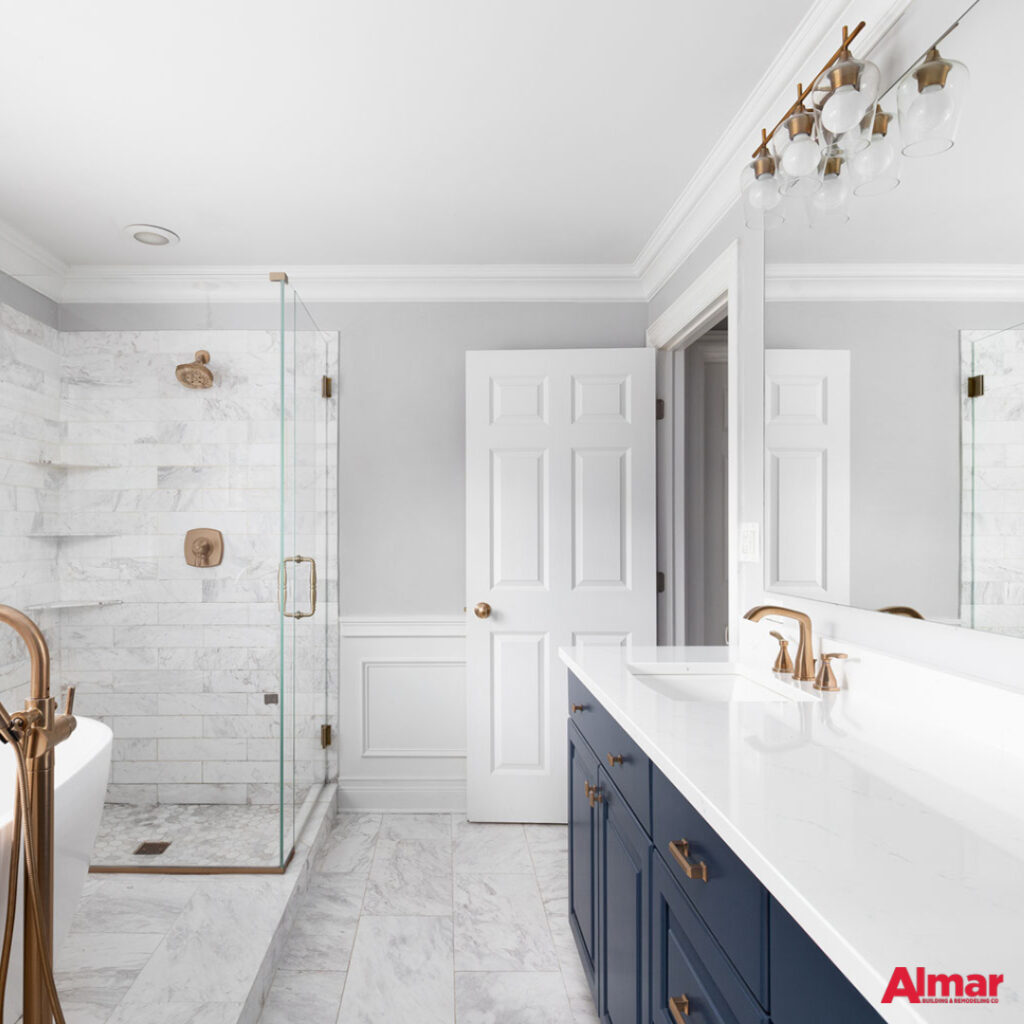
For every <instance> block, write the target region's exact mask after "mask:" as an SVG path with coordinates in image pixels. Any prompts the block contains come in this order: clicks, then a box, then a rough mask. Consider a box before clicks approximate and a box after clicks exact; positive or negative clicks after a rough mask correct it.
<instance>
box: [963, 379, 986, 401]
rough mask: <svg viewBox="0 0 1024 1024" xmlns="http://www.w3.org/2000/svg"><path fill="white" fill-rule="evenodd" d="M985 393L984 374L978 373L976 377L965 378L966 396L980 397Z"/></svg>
mask: <svg viewBox="0 0 1024 1024" xmlns="http://www.w3.org/2000/svg"><path fill="white" fill-rule="evenodd" d="M983 394H985V375H984V374H983V373H979V374H978V375H977V376H976V377H968V378H967V397H968V398H981V396H982V395H983Z"/></svg>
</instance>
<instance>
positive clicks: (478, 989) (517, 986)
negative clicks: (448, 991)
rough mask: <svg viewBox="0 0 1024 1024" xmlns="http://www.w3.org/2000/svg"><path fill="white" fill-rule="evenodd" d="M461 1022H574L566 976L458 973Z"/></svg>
mask: <svg viewBox="0 0 1024 1024" xmlns="http://www.w3.org/2000/svg"><path fill="white" fill-rule="evenodd" d="M455 1013H456V1016H457V1018H458V1022H459V1024H574V1022H573V1019H572V1011H571V1010H570V1009H569V1000H568V997H567V996H566V993H565V985H563V984H562V975H561V973H560V972H558V971H554V972H544V973H541V972H538V971H526V972H519V971H515V972H510V971H503V972H499V973H493V972H488V971H479V972H473V973H468V974H461V973H460V974H456V975H455Z"/></svg>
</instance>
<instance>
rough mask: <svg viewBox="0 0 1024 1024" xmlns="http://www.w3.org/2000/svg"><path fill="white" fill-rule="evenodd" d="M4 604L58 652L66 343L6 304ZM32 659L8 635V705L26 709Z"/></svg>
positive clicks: (4, 696)
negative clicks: (58, 532)
mask: <svg viewBox="0 0 1024 1024" xmlns="http://www.w3.org/2000/svg"><path fill="white" fill-rule="evenodd" d="M0 437H2V438H3V444H2V445H0V604H7V605H12V606H13V607H15V608H18V609H21V610H22V611H25V612H27V614H29V615H30V616H31V617H32V618H34V619H35V620H36V621H37V622H38V623H39V625H40V627H41V628H42V629H43V631H44V633H45V635H46V636H47V638H48V640H49V641H50V643H51V645H52V646H53V647H54V650H53V651H52V657H53V668H54V670H55V674H58V675H59V668H60V666H59V649H60V642H59V627H60V612H59V610H57V609H56V608H54V607H53V606H54V605H55V604H56V603H57V599H58V596H59V590H60V587H59V580H58V574H57V555H58V545H59V538H58V537H57V536H56V535H55V531H56V528H57V526H58V523H57V515H56V513H57V510H58V502H59V494H60V488H61V483H62V480H63V477H64V471H63V469H62V468H61V466H60V465H59V463H60V342H59V337H58V334H57V332H56V331H55V330H54V329H53V328H51V327H48V326H46V325H45V324H42V323H39V322H38V321H36V320H33V319H31V318H30V317H28V316H25V315H24V314H23V313H19V312H18V311H17V310H14V309H12V308H11V307H10V306H7V305H2V304H0ZM28 680H29V662H28V657H27V655H26V653H25V647H24V645H23V644H22V642H21V640H20V639H19V637H18V636H17V634H16V633H14V631H13V630H10V629H6V628H4V629H2V630H0V700H2V701H3V703H4V705H5V706H6V707H7V708H8V710H13V709H15V708H20V707H21V705H22V701H23V700H24V698H25V697H26V696H27V695H28Z"/></svg>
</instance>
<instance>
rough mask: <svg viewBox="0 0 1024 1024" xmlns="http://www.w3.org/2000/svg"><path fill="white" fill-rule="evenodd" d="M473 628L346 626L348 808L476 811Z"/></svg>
mask: <svg viewBox="0 0 1024 1024" xmlns="http://www.w3.org/2000/svg"><path fill="white" fill-rule="evenodd" d="M465 635H466V626H465V620H464V618H463V617H462V616H461V615H460V616H417V617H407V616H402V617H390V618H389V617H375V618H364V617H346V618H343V619H342V620H341V682H340V712H339V719H338V720H339V728H338V751H337V756H338V776H339V785H338V806H339V808H341V809H343V810H388V811H461V810H464V809H465V806H466V750H465V747H466V655H465V646H466V643H465Z"/></svg>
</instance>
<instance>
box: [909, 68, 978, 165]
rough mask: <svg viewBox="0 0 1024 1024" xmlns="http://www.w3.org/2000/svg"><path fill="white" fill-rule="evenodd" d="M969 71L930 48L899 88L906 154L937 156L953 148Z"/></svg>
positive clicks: (968, 79)
mask: <svg viewBox="0 0 1024 1024" xmlns="http://www.w3.org/2000/svg"><path fill="white" fill-rule="evenodd" d="M969 81H970V73H969V72H968V70H967V68H966V67H965V66H964V65H963V64H961V63H960V62H959V61H955V60H949V59H948V58H946V57H942V56H940V54H939V51H938V50H934V49H933V50H929V51H928V54H927V55H926V56H925V58H924V60H923V61H922V62H921V63H920V64H918V65H917V67H916V68H914V69H912V70H911V71H909V72H908V73H907V74H906V75H905V76H904V77H903V80H902V81H901V82H900V84H899V86H898V88H897V90H896V101H897V105H898V107H899V114H900V135H901V137H902V139H903V153H904V154H905V155H906V156H912V157H921V156H935V155H936V154H938V153H945V152H946V150H947V149H950V148H952V146H953V143H954V142H955V141H956V132H957V128H958V127H959V124H960V112H961V110H962V109H963V102H964V96H965V95H966V92H967V84H968V82H969Z"/></svg>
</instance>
